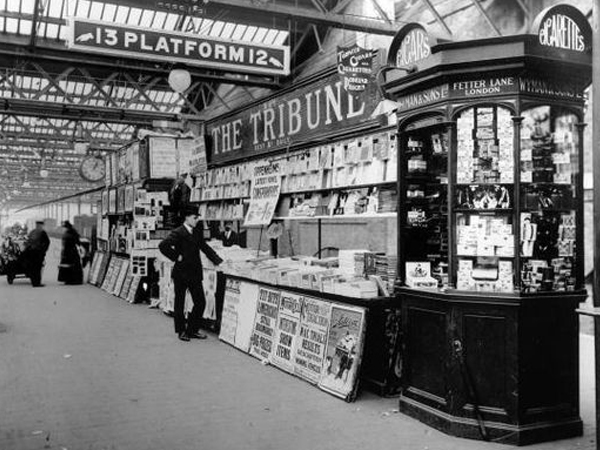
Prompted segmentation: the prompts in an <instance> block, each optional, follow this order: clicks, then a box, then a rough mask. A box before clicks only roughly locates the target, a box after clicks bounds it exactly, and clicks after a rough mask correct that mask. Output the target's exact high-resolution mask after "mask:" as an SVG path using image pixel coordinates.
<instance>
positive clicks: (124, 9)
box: [115, 5, 131, 23]
mask: <svg viewBox="0 0 600 450" xmlns="http://www.w3.org/2000/svg"><path fill="white" fill-rule="evenodd" d="M129 11H131V8H129V7H128V6H123V5H119V7H118V8H117V16H116V18H115V22H117V23H127V16H128V15H129Z"/></svg>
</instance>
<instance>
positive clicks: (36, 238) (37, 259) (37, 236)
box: [24, 220, 50, 287]
mask: <svg viewBox="0 0 600 450" xmlns="http://www.w3.org/2000/svg"><path fill="white" fill-rule="evenodd" d="M48 247H50V239H49V238H48V235H47V234H46V232H45V231H44V221H43V220H38V221H37V222H36V223H35V228H34V229H33V230H32V231H31V233H29V236H27V242H26V243H25V251H24V253H25V256H24V259H25V263H26V265H27V272H28V275H29V278H30V279H31V285H32V286H33V287H42V286H44V285H43V284H42V268H43V267H44V259H46V252H47V251H48Z"/></svg>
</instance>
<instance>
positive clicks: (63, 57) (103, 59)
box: [0, 34, 280, 89]
mask: <svg viewBox="0 0 600 450" xmlns="http://www.w3.org/2000/svg"><path fill="white" fill-rule="evenodd" d="M2 56H3V57H4V58H7V59H8V61H7V62H6V63H5V66H6V67H11V68H13V67H15V60H14V59H15V58H17V59H19V60H23V59H27V58H29V59H31V60H34V61H36V62H38V63H43V62H44V61H45V62H47V63H52V64H55V65H58V66H60V67H65V66H73V65H75V66H81V65H84V66H85V67H88V68H91V67H95V68H96V70H103V71H106V72H111V73H112V72H114V71H115V70H122V71H123V72H128V73H142V74H147V75H153V76H157V75H162V76H164V77H166V76H168V74H169V71H170V70H171V68H172V66H173V64H172V63H171V62H169V61H168V60H165V61H164V62H161V61H146V60H142V59H134V58H125V57H119V58H115V57H114V56H109V55H101V54H91V53H89V52H88V53H86V52H83V51H75V50H71V49H68V48H67V47H66V46H65V45H64V44H62V43H61V42H60V41H58V42H56V41H47V40H40V39H38V41H37V44H36V46H35V48H31V47H30V46H29V39H28V38H27V37H25V36H16V35H9V34H5V35H3V36H2V42H1V43H0V64H1V62H2ZM186 68H187V70H188V71H189V72H190V75H191V76H192V78H193V79H194V80H198V81H208V82H211V81H213V82H219V83H228V84H235V85H239V86H255V87H263V88H268V89H276V88H279V87H280V83H279V80H278V78H277V77H273V76H268V75H249V74H244V73H241V72H240V73H234V72H232V71H219V70H213V69H211V70H209V69H202V68H199V67H194V66H187V67H186Z"/></svg>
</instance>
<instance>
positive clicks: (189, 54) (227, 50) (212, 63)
mask: <svg viewBox="0 0 600 450" xmlns="http://www.w3.org/2000/svg"><path fill="white" fill-rule="evenodd" d="M69 27H70V34H69V36H68V42H67V44H68V46H69V48H70V49H73V50H81V51H83V52H93V53H101V54H105V55H112V56H123V57H129V58H142V59H149V60H153V61H161V62H164V61H165V60H168V61H169V62H170V63H175V62H180V63H184V64H188V65H192V66H199V67H205V68H212V69H219V70H235V71H236V72H245V73H255V74H261V75H289V73H290V49H289V47H287V46H279V45H267V44H261V43H253V42H242V41H235V40H232V39H221V38H217V37H214V36H206V35H199V34H190V33H179V32H173V31H166V30H155V29H150V28H142V27H135V26H131V25H127V26H124V25H121V24H115V23H107V22H100V21H93V20H87V19H85V20H84V19H80V18H70V19H69Z"/></svg>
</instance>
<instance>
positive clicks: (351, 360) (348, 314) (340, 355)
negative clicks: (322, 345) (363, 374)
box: [319, 304, 365, 400]
mask: <svg viewBox="0 0 600 450" xmlns="http://www.w3.org/2000/svg"><path fill="white" fill-rule="evenodd" d="M364 336H365V310H364V308H360V307H353V306H347V305H341V304H332V305H331V318H330V322H329V332H328V334H327V348H326V351H325V366H324V369H323V376H322V377H321V381H320V382H319V387H320V388H321V389H323V390H325V391H327V392H329V393H331V394H334V395H336V396H338V397H341V398H343V399H345V400H351V399H352V398H353V397H354V395H355V393H356V388H357V386H358V373H359V368H360V362H361V358H362V348H363V346H364Z"/></svg>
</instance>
